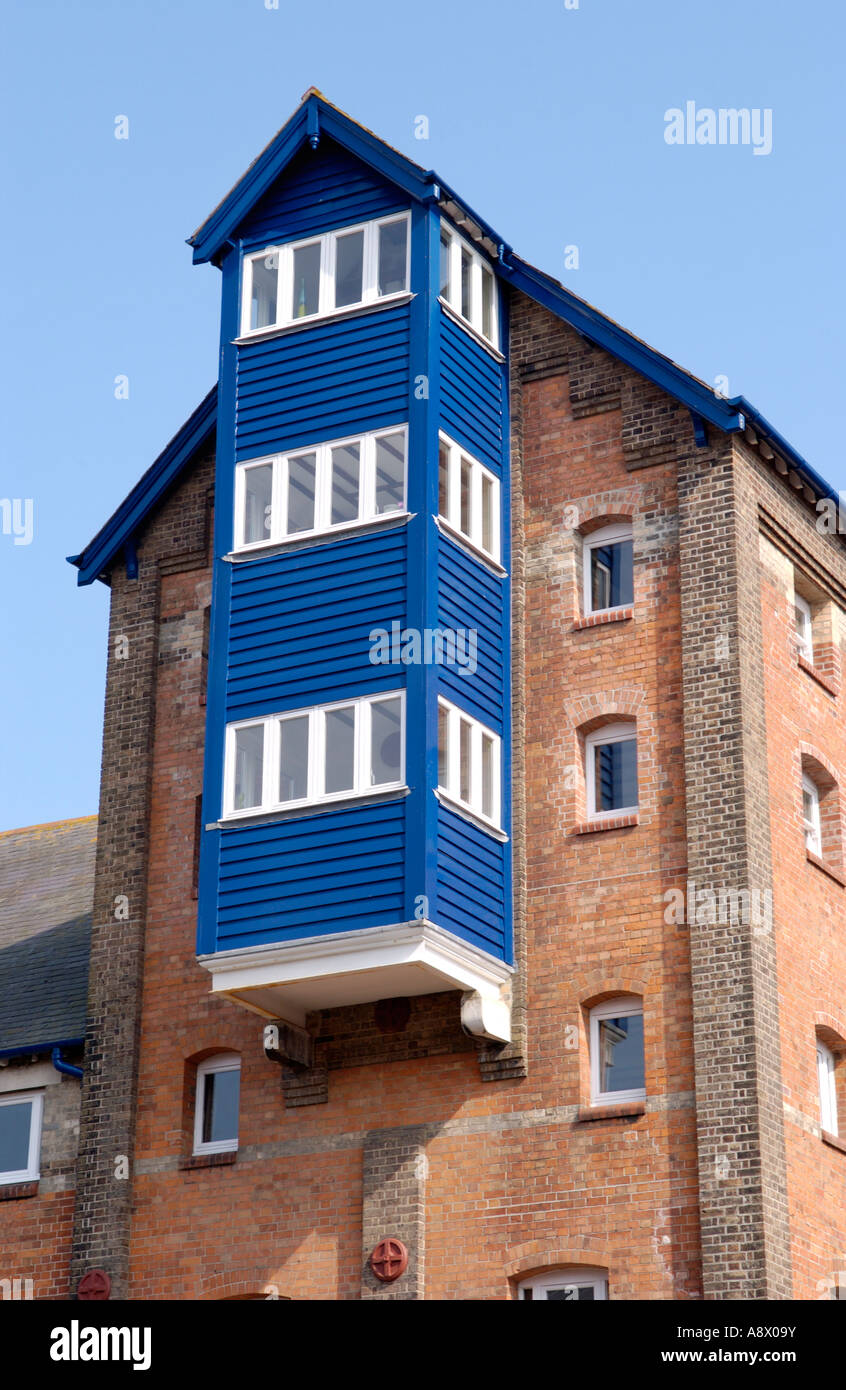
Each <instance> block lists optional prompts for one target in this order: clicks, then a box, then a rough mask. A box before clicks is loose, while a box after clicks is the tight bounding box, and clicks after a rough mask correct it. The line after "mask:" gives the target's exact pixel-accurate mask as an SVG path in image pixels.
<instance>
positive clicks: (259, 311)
mask: <svg viewBox="0 0 846 1390" xmlns="http://www.w3.org/2000/svg"><path fill="white" fill-rule="evenodd" d="M250 264H251V267H252V285H251V302H250V327H251V328H269V327H270V326H271V325H272V324H275V322H276V295H277V289H278V282H279V257H278V255H269V256H254V257H253V258H252V261H251V262H250Z"/></svg>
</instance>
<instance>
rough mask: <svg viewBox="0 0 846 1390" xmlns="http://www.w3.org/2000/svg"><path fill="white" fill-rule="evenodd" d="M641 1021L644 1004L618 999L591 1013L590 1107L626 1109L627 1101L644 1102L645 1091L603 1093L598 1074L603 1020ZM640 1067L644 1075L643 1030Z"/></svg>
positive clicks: (644, 1089)
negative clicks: (629, 1019)
mask: <svg viewBox="0 0 846 1390" xmlns="http://www.w3.org/2000/svg"><path fill="white" fill-rule="evenodd" d="M638 1015H639V1016H640V1017H641V1018H643V1017H644V1013H643V1000H642V999H632V998H631V997H630V996H625V995H623V996H621V995H618V996H617V997H616V998H614V999H606V1000H605V1002H604V1003H602V1004H597V1005H596V1006H595V1007H594V1008H593V1009H591V1011H590V1103H591V1105H625V1104H627V1102H629V1101H637V1100H646V1087H645V1085H644V1086H635V1087H632V1088H631V1089H630V1090H628V1091H603V1090H601V1089H600V1080H601V1075H602V1074H601V1072H600V1068H599V1025H600V1023H601V1022H602V1020H603V1019H606V1018H633V1017H635V1016H638ZM643 1066H644V1077H645V1075H646V1027H645V1026H644V1030H643Z"/></svg>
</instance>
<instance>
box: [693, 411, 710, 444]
mask: <svg viewBox="0 0 846 1390" xmlns="http://www.w3.org/2000/svg"><path fill="white" fill-rule="evenodd" d="M690 419H691V423H692V425H693V437H694V439H695V440H696V447H697V449H707V447H708V431H707V430H706V428H705V421H704V420H703V419H702V416H701V415H699V414H698V413H697V412H696V411H695V410H691V412H690Z"/></svg>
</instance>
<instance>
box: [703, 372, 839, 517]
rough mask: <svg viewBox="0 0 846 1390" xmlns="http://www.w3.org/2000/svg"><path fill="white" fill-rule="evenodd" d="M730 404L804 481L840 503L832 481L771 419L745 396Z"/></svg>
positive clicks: (733, 400)
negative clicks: (797, 449)
mask: <svg viewBox="0 0 846 1390" xmlns="http://www.w3.org/2000/svg"><path fill="white" fill-rule="evenodd" d="M729 404H730V405H731V406H733V407H734V408H735V409H736V410H737V411H738V412H739V413H740V414H741V415H742V416H743V417H744V423H745V424H746V425H751V426H752V428H753V429H754V430H755V432H756V434H758V435H760V436H761V438H762V439H765V440H766V441H767V443H768V444H770V445H771V446H772V448H773V450H774V451H775V453H777V454H781V455H782V456H783V458H784V460H785V462H787V463H789V464H790V465H791V466H792V467H793V468H795V470H796V472H797V473H798V474H799V477H800V478H801V479H802V481H803V482H806V483H807V484H808V486H809V487H810V488H813V490H814V492H818V493H819V494H820V496H821V497H831V498H832V499H833V500H834V501H835V502H837V503H838V505H839V503H840V496H839V494H838V493H837V492H835V490H834V488H833V487H832V486H831V483H827V482H826V480H825V478H823V477H822V475H821V474H820V473H818V472H817V471H816V469H815V468H812V467H811V465H810V464H809V463H808V462H806V460H805V459H804V458H803V457H802V455H801V454H797V452H796V450H795V449H794V448H793V446H792V444H788V442H787V440H786V439H785V438H784V435H782V434H779V432H778V430H777V429H776V428H775V426H774V425H771V424H770V422H769V420H766V419H765V418H764V416H763V415H762V414H761V413H760V411H758V410H756V409H755V407H754V405H751V404H750V403H749V401H747V400H746V398H745V396H733V397H732V399H731V401H730V402H729Z"/></svg>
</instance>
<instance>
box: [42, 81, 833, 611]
mask: <svg viewBox="0 0 846 1390" xmlns="http://www.w3.org/2000/svg"><path fill="white" fill-rule="evenodd" d="M323 134H325V135H327V136H328V137H329V138H331V139H332V140H333V141H335V142H336V143H337V144H339V145H341V146H343V148H345V149H346V150H348V151H350V153H352V154H353V155H355V156H357V157H358V158H359V159H361V160H362V161H364V162H365V163H366V164H368V165H370V167H371V168H373V169H375V170H376V171H377V172H378V173H380V174H381V175H383V177H385V178H386V179H388V180H390V181H391V182H393V183H394V184H396V185H397V186H398V187H400V188H402V189H404V191H405V192H406V193H407V194H408V195H409V196H410V197H412V198H415V199H418V200H420V201H425V202H434V203H437V205H438V206H439V207H440V208H441V209H442V210H443V211H444V213H445V214H446V215H447V216H449V217H450V218H451V219H452V220H453V221H454V222H455V223H456V225H457V226H458V227H459V228H460V229H461V230H462V231H464V232H465V233H466V235H468V236H469V237H470V238H471V239H472V240H474V241H476V242H477V243H479V244H480V245H482V246H483V247H484V248H485V250H486V251H487V252H488V254H489V255H490V256H492V257H493V259H494V261H495V263H496V269H497V271H498V273H499V275H500V276H501V277H502V279H503V280H504V281H505V282H506V283H509V284H511V285H513V286H514V288H515V289H518V290H521V291H522V292H523V293H524V294H527V295H529V296H530V298H532V299H534V300H536V301H537V302H538V303H539V304H543V305H544V306H545V307H546V308H547V309H549V310H550V311H551V312H552V313H554V314H556V315H557V316H558V317H559V318H561V319H563V320H565V321H566V322H567V323H569V324H570V325H571V327H573V328H574V329H575V330H576V332H577V333H579V334H581V335H582V336H583V337H584V338H586V339H588V340H589V341H590V342H592V343H594V344H595V345H596V346H597V347H599V348H601V349H603V350H604V351H605V352H608V353H610V354H611V355H612V356H613V357H616V358H617V359H618V360H619V361H621V362H623V363H625V364H626V365H627V366H629V367H631V368H632V369H633V370H634V371H636V372H639V373H640V374H641V375H642V376H644V377H646V378H647V379H648V380H650V381H652V382H653V383H654V384H655V385H656V386H658V387H660V388H661V389H662V390H664V391H666V392H668V393H669V394H670V395H671V396H674V397H675V398H676V400H678V401H680V402H681V403H682V404H683V405H685V406H686V407H687V408H688V409H689V410H690V412H691V416H692V423H693V429H694V432H695V435H696V438H697V441H698V442H701V443H704V442H705V436H704V424H705V423H708V424H711V425H714V426H716V427H717V428H718V429H721V430H725V431H728V432H732V433H737V432H745V434H746V437H747V439H749V441H750V442H752V443H757V444H759V445H761V447H762V453H763V454H764V457H765V458H767V459H770V460H772V459H773V458H774V457H775V456H776V455H777V456H778V459H779V460H781V461H783V466H782V467H779V471H780V472H783V473H788V474H790V475H791V482H793V480H794V478H795V479H796V483H795V484H794V485H795V486H797V487H798V488H799V489H800V490H804V495H805V497H806V499H807V500H808V501H812V500H815V499H816V498H817V497H829V498H832V499H834V500H835V501H836V502H838V503H839V498H838V494H837V493H836V492H835V491H834V489H833V488H832V487H831V485H830V484H829V483H827V482H826V481H825V479H824V478H822V477H821V476H820V474H819V473H817V472H816V471H815V470H814V469H813V468H812V467H811V465H810V464H809V463H807V461H806V460H805V459H804V458H803V457H802V455H801V454H799V453H798V452H797V451H796V450H795V449H794V448H793V447H792V445H790V444H789V443H788V441H787V440H786V439H784V437H783V436H782V435H781V434H779V432H778V431H777V430H776V429H775V428H774V427H773V426H772V425H771V424H769V422H768V421H767V420H766V419H765V418H764V417H763V416H762V415H761V413H760V412H759V411H758V410H756V409H755V407H754V406H753V405H751V403H750V402H749V401H747V400H746V399H745V397H743V396H734V397H732V398H731V399H726V398H725V397H722V396H718V395H717V394H716V393H715V392H714V390H713V388H712V387H710V386H709V385H708V384H707V383H706V382H704V381H701V380H700V379H699V378H698V377H696V376H694V375H693V374H692V373H691V372H688V371H686V370H685V369H684V368H683V367H680V366H679V365H678V364H677V363H676V362H673V361H672V360H671V358H669V357H665V356H664V355H663V354H662V353H660V352H656V350H655V349H654V348H652V347H650V346H649V344H648V343H645V342H644V341H643V340H642V339H640V338H638V337H636V336H635V335H634V334H633V333H630V332H629V331H628V330H627V329H625V328H623V327H621V325H620V324H618V323H616V322H615V321H614V320H613V319H611V318H609V317H608V315H606V314H603V313H601V312H600V311H599V310H598V309H596V308H594V307H593V305H591V304H588V303H587V301H586V300H584V299H580V298H579V296H578V295H576V294H573V293H572V291H571V290H568V289H566V288H565V286H564V285H562V284H561V283H560V281H558V280H555V279H554V278H553V277H552V276H550V275H547V274H546V273H545V272H544V271H541V270H538V269H537V267H535V266H532V265H530V264H529V262H528V261H524V260H523V259H521V257H519V256H517V255H516V254H514V252H513V251H512V248H511V247H510V246H509V244H508V243H507V242H506V241H505V240H504V239H503V238H502V237H501V236H500V235H499V233H498V232H497V231H496V230H495V229H494V228H493V227H491V226H490V225H489V224H488V223H487V222H486V221H485V220H484V218H482V217H480V216H479V215H478V214H477V213H476V212H475V211H474V210H473V209H472V208H471V207H470V206H469V204H468V203H466V202H465V201H464V200H463V199H461V198H459V196H458V195H457V194H456V193H455V192H454V190H453V189H452V188H450V187H449V185H448V184H446V183H445V182H444V181H443V180H442V179H441V178H440V177H439V176H438V174H437V173H436V172H435V171H434V170H433V169H423V167H422V166H421V165H419V164H415V163H414V161H413V160H410V159H408V158H407V157H406V156H405V155H403V154H400V152H399V151H398V150H395V149H393V148H392V147H391V146H390V145H388V144H386V143H385V141H384V140H381V139H379V137H378V136H376V135H374V134H373V132H372V131H370V130H367V129H366V127H365V126H363V125H361V124H360V123H359V122H358V121H355V120H353V119H352V117H351V116H348V115H347V114H346V112H344V111H341V110H340V108H339V107H336V106H333V105H332V104H331V102H328V101H327V100H326V98H325V97H324V96H323V95H322V93H321V92H319V91H318V90H317V88H316V87H310V88H309V90H308V91H307V92H306V93H305V94H304V96H303V99H302V102H301V104H300V106H299V107H298V108H297V110H296V111H295V112H294V113H293V115H292V116H291V117H290V118H289V120H288V121H286V123H285V125H283V126H282V128H281V130H279V131H278V132H277V134H276V135H275V136H274V137H273V139H272V140H271V141H270V143H269V144H268V145H267V146H266V147H265V148H264V150H262V152H261V154H259V155H258V156H257V158H256V159H255V160H253V162H252V164H251V165H250V166H249V168H248V169H247V170H246V172H245V173H244V174H243V175H242V177H241V178H240V179H239V180H238V182H237V183H236V184H235V186H234V188H232V189H231V190H230V191H229V193H227V194H226V196H225V197H224V198H223V199H222V201H221V202H220V203H219V204H218V205H217V207H216V208H215V209H214V211H213V212H212V213H211V214H210V215H209V216H208V217H207V218H206V220H205V221H204V222H203V223H202V224H201V225H200V226H199V227H198V228H197V230H196V231H195V232H194V233H193V235H192V236H191V237H189V238H188V243H189V245H190V246H192V247H193V251H194V262H195V264H197V263H200V262H204V261H213V262H216V261H218V260H219V259H220V257H221V255H222V253H223V252H224V250H225V249H226V247H227V246H228V245H230V244H231V238H232V237H233V236H234V235H235V233H236V231H237V229H238V227H239V226H240V224H241V223H242V222H243V221H244V219H245V217H246V216H247V215H248V213H249V212H250V210H251V209H252V208H253V207H254V206H255V204H256V203H257V202H258V201H259V200H260V199H261V198H262V197H263V196H264V194H265V193H266V192H267V191H268V190H269V189H270V187H271V186H272V185H273V183H274V182H275V181H276V180H277V179H278V178H279V177H280V175H281V174H282V173H283V172H284V170H285V168H286V167H287V166H288V164H290V162H291V160H292V159H294V158H295V156H296V155H297V154H298V153H299V151H300V150H301V149H302V148H303V147H304V146H305V145H306V144H307V143H310V144H312V145H314V146H317V145H318V144H319V142H320V139H321V136H322V135H323ZM216 396H217V393H216V388H213V389H212V390H211V391H210V392H209V394H208V395H207V396H206V398H205V400H204V401H203V402H202V403H201V404H200V406H198V408H197V410H195V411H194V414H193V415H192V416H190V418H189V419H188V420H187V421H186V422H185V424H184V425H183V426H182V429H181V430H179V432H178V433H177V434H176V435H175V436H174V438H173V439H172V440H171V442H170V444H168V446H167V448H166V449H165V450H164V451H163V452H162V453H161V454H160V455H159V457H158V458H157V459H156V461H155V463H154V464H153V465H152V467H151V468H150V469H149V470H148V471H147V473H145V474H144V476H143V478H141V479H140V481H139V482H138V483H137V485H136V486H135V487H134V488H133V490H132V492H131V493H130V494H129V496H128V497H127V498H126V500H125V501H124V502H123V503H122V504H121V506H120V507H119V508H118V509H117V511H116V512H115V513H114V515H113V516H112V517H111V518H110V519H109V521H107V522H106V525H105V526H104V527H103V528H102V529H101V530H100V531H99V532H98V533H97V535H96V536H95V537H94V539H93V540H92V541H91V542H90V543H89V544H88V545H87V546H86V548H85V549H84V550H83V551H81V552H80V554H79V555H74V556H69V557H68V559H69V561H70V563H71V564H73V565H76V566H77V568H78V569H79V576H78V579H77V582H78V583H79V584H90V583H92V581H93V580H95V579H106V578H107V573H108V569H109V567H110V566H111V565H112V564H113V563H114V562H115V560H116V558H118V557H119V556H120V554H121V552H125V553H126V555H127V559H128V560H131V558H132V554H133V536H134V533H135V531H137V529H138V527H139V526H140V525H141V524H142V522H143V521H144V520H145V518H146V517H147V516H148V515H149V514H150V512H151V511H153V510H154V509H155V507H157V506H158V504H159V502H160V501H161V500H162V499H163V497H164V496H165V495H166V493H167V492H168V491H169V489H170V488H171V487H172V486H173V484H174V483H175V481H176V479H177V478H178V476H179V474H180V473H181V472H182V470H183V468H184V467H185V466H186V464H188V463H189V462H190V460H191V458H192V457H193V456H194V454H195V453H196V451H197V449H198V448H200V447H201V446H202V445H203V444H204V443H205V442H206V441H207V440H208V439H209V438H210V436H211V434H212V433H213V432H214V429H215V424H216ZM777 466H778V463H777Z"/></svg>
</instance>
